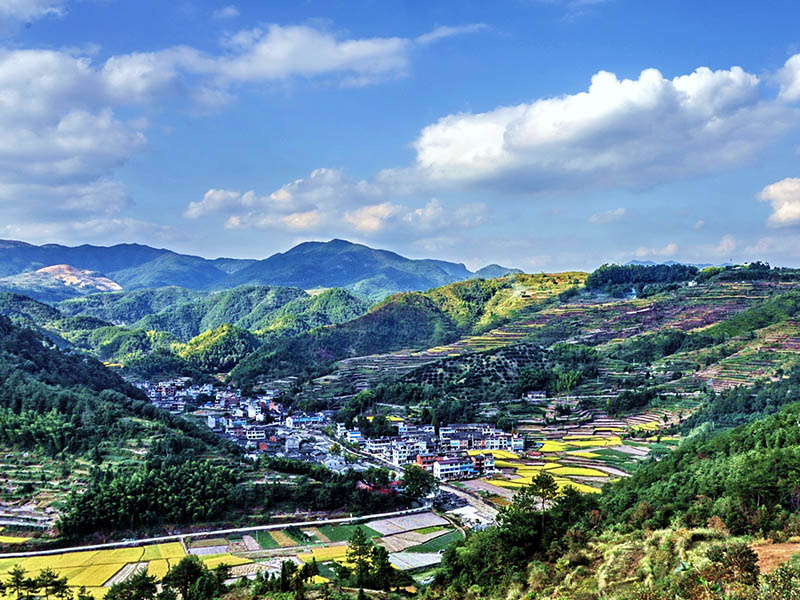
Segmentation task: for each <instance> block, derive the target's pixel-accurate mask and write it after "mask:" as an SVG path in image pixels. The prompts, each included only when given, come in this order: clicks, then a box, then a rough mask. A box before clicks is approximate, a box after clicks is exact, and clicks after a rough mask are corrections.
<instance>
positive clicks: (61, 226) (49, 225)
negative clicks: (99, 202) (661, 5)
mask: <svg viewBox="0 0 800 600" xmlns="http://www.w3.org/2000/svg"><path fill="white" fill-rule="evenodd" d="M0 237H4V238H10V239H24V240H26V241H29V242H40V243H52V242H54V241H61V240H63V241H65V242H70V241H73V240H81V241H82V242H83V243H85V242H89V241H101V242H102V241H105V240H107V239H108V238H109V237H114V238H115V239H118V240H126V241H130V240H135V239H147V240H152V239H157V240H162V241H164V242H167V241H172V240H176V239H179V238H180V237H181V235H180V234H179V232H178V231H176V230H175V229H174V228H172V227H169V226H165V225H159V224H156V223H149V222H147V221H141V220H138V219H133V218H130V217H96V218H92V219H88V220H82V221H37V222H35V223H32V222H24V223H11V224H9V225H4V226H2V227H0Z"/></svg>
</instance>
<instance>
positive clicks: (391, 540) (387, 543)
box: [376, 529, 452, 552]
mask: <svg viewBox="0 0 800 600" xmlns="http://www.w3.org/2000/svg"><path fill="white" fill-rule="evenodd" d="M451 531H452V530H451V529H439V530H437V531H432V532H431V533H419V532H417V531H406V532H405V533H397V534H395V535H390V536H386V537H382V538H380V539H378V540H376V542H377V543H378V544H379V545H380V546H383V547H384V548H386V549H387V550H388V551H389V552H402V551H403V550H406V549H408V548H411V547H412V546H419V545H420V544H424V543H425V542H428V541H430V540H433V539H436V538H438V537H441V536H443V535H446V534H448V533H450V532H451Z"/></svg>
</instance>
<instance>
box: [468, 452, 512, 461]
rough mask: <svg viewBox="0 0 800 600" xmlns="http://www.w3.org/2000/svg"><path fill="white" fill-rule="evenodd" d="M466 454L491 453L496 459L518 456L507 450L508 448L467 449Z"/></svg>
mask: <svg viewBox="0 0 800 600" xmlns="http://www.w3.org/2000/svg"><path fill="white" fill-rule="evenodd" d="M467 454H469V455H470V456H475V455H477V454H491V455H492V456H494V457H495V458H496V459H497V458H501V459H503V458H504V459H509V458H519V456H517V455H516V454H514V453H513V452H509V451H508V450H467Z"/></svg>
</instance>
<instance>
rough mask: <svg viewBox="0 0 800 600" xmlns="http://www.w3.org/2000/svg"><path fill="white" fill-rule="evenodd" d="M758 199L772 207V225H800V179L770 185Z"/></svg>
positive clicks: (791, 178)
mask: <svg viewBox="0 0 800 600" xmlns="http://www.w3.org/2000/svg"><path fill="white" fill-rule="evenodd" d="M758 199H759V200H761V201H762V202H769V203H770V206H772V214H771V215H770V216H769V221H768V222H769V224H770V225H772V226H775V227H783V226H787V225H796V224H797V223H800V178H798V177H787V178H786V179H782V180H780V181H778V182H776V183H773V184H770V185H768V186H766V187H765V188H764V189H763V190H761V192H760V193H759V194H758Z"/></svg>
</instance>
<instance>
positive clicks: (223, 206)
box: [184, 169, 381, 231]
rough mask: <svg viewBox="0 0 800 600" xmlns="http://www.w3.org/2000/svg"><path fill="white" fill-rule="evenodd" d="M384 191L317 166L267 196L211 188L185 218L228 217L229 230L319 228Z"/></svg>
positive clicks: (226, 222)
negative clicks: (306, 174)
mask: <svg viewBox="0 0 800 600" xmlns="http://www.w3.org/2000/svg"><path fill="white" fill-rule="evenodd" d="M380 195H381V192H380V190H379V189H378V188H376V187H375V186H373V185H371V184H369V183H367V182H365V181H355V180H352V179H349V178H347V177H346V176H345V175H344V173H343V172H342V171H341V170H338V169H316V170H314V171H312V172H311V174H310V175H309V176H308V177H306V178H302V179H297V180H295V181H292V182H291V183H288V184H286V185H284V186H281V187H280V188H278V189H277V190H275V191H274V192H272V193H271V194H269V195H268V196H261V195H259V194H257V193H256V192H255V191H253V190H251V191H248V192H244V193H242V192H239V191H235V190H226V189H215V188H212V189H210V190H208V191H207V192H206V193H205V195H204V196H203V198H202V200H200V201H198V202H192V203H190V204H189V206H188V207H187V208H186V210H185V211H184V217H186V218H188V219H197V218H200V217H205V216H209V215H215V214H216V215H222V216H225V217H227V220H226V221H225V227H227V228H228V229H248V228H255V229H271V228H273V227H276V226H280V225H284V226H286V227H289V228H290V229H294V230H298V231H300V230H316V229H318V228H319V227H321V226H322V225H324V224H325V223H326V222H328V221H330V220H331V219H333V218H335V217H336V213H337V212H339V211H341V209H342V207H346V206H352V205H354V204H363V203H365V202H369V201H371V200H374V199H375V198H377V197H379V196H380Z"/></svg>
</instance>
